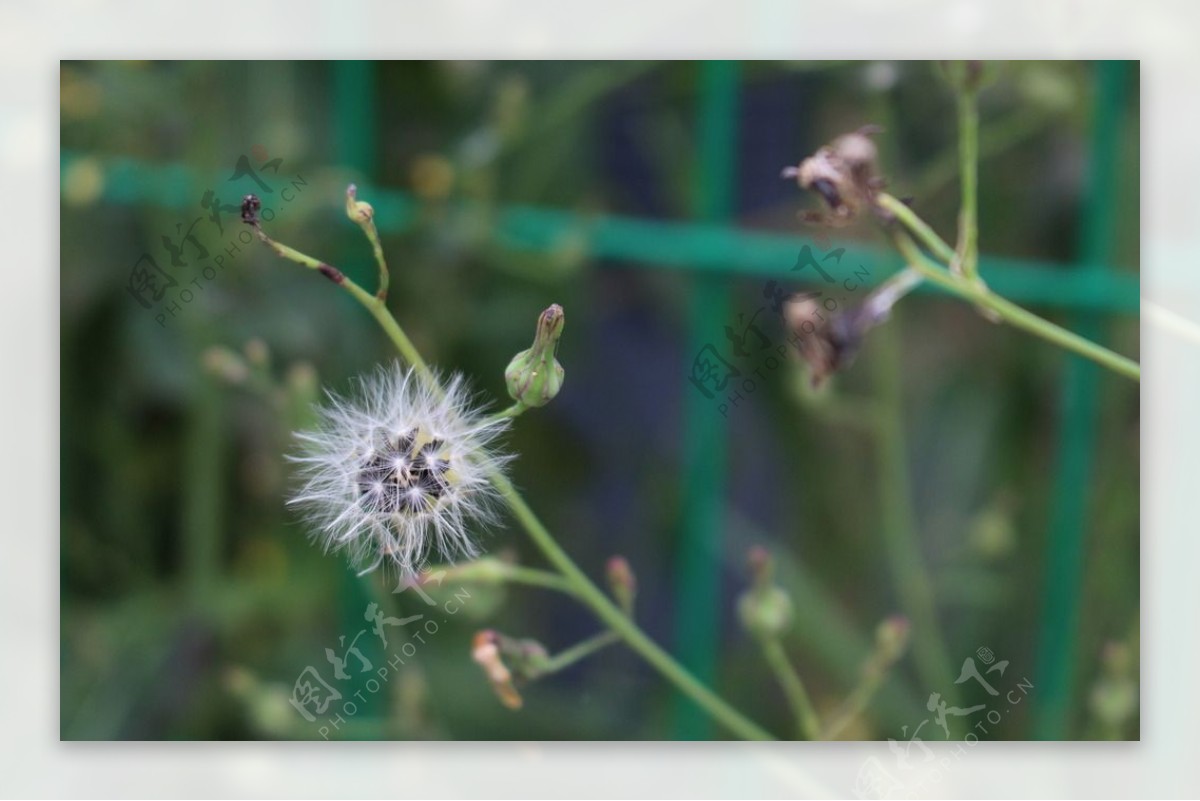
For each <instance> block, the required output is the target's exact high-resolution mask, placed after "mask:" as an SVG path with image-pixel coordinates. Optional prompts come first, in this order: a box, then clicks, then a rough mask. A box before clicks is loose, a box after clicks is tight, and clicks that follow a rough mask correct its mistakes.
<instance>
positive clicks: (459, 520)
mask: <svg viewBox="0 0 1200 801" xmlns="http://www.w3.org/2000/svg"><path fill="white" fill-rule="evenodd" d="M438 384H439V385H440V386H441V387H442V390H440V391H439V390H437V389H435V388H433V387H431V386H429V385H428V382H426V381H423V380H422V379H421V377H420V376H418V375H417V374H415V373H414V372H413V371H412V370H407V369H404V368H402V367H401V366H400V365H399V364H393V365H391V366H388V367H382V368H380V369H378V370H376V371H375V372H374V373H371V374H370V375H368V376H366V377H365V378H362V379H360V380H359V386H358V387H357V391H356V392H355V393H354V394H353V395H351V396H340V395H335V394H332V393H330V394H329V395H328V398H327V402H326V403H325V404H324V405H323V406H321V407H320V408H319V409H318V419H317V423H316V425H315V427H314V428H313V429H312V430H310V431H305V432H301V433H299V434H298V435H297V439H298V441H299V443H300V451H299V453H298V454H297V455H295V456H293V457H292V459H293V461H294V462H296V463H297V464H298V466H299V470H298V472H299V478H300V488H299V489H298V490H297V492H296V493H295V494H294V495H293V496H292V498H291V499H290V500H289V504H290V505H292V506H294V507H296V508H298V509H300V510H301V511H302V512H303V514H304V515H305V518H306V520H307V522H308V523H309V524H310V525H311V526H312V534H311V536H312V538H313V539H314V540H315V541H317V542H319V543H320V544H321V545H322V547H323V548H324V549H325V550H326V551H345V552H346V554H347V556H348V557H349V559H350V561H351V563H352V564H354V565H355V566H356V567H357V568H359V569H360V570H362V572H369V571H371V570H374V569H376V568H378V567H380V566H381V565H387V566H388V567H389V568H394V569H395V571H396V572H397V573H398V574H399V575H400V577H401V578H402V579H403V578H411V577H412V576H414V575H415V574H416V573H417V572H418V571H419V570H420V569H421V567H422V566H423V565H424V564H425V563H426V561H427V560H428V559H429V557H430V556H432V555H433V554H438V555H439V556H440V557H441V558H444V559H446V560H448V561H454V560H455V559H458V558H471V557H474V556H476V555H478V553H479V548H478V546H477V544H476V542H475V539H474V537H472V534H471V531H470V529H471V528H473V527H475V526H481V527H482V526H486V525H488V524H491V523H494V522H495V501H496V499H497V496H496V491H495V489H494V488H493V487H492V484H491V481H490V476H491V475H492V474H493V473H494V472H495V471H500V470H503V469H504V467H505V465H506V464H507V462H508V461H509V458H510V457H509V456H507V455H505V454H502V453H500V452H499V451H497V449H496V447H495V446H496V438H497V437H498V436H499V435H500V434H501V433H502V432H503V431H504V430H505V428H507V426H508V422H509V421H508V420H507V419H499V420H497V419H491V418H487V417H485V416H484V415H483V414H482V413H481V411H480V410H479V408H478V407H477V406H476V405H475V404H474V402H473V400H472V398H471V395H470V393H469V392H468V391H467V389H466V386H465V384H464V382H463V379H462V377H461V376H457V375H456V376H453V377H451V378H450V379H449V380H445V381H438Z"/></svg>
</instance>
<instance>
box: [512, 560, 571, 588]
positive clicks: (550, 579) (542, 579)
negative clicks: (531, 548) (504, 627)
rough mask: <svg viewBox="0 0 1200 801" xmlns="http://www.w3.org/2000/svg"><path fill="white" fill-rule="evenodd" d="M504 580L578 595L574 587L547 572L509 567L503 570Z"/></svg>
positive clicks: (519, 566)
mask: <svg viewBox="0 0 1200 801" xmlns="http://www.w3.org/2000/svg"><path fill="white" fill-rule="evenodd" d="M504 580H505V581H508V582H511V583H513V584H524V585H526V586H529V587H541V588H543V589H547V590H556V591H558V592H561V593H565V594H567V595H578V593H577V592H576V590H575V585H573V584H571V583H570V582H569V581H567V580H566V579H565V578H563V577H562V576H560V575H558V574H557V573H551V572H550V571H548V570H538V569H537V568H533V567H523V566H521V565H509V566H508V567H506V568H505V570H504Z"/></svg>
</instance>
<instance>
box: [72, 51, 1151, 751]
mask: <svg viewBox="0 0 1200 801" xmlns="http://www.w3.org/2000/svg"><path fill="white" fill-rule="evenodd" d="M695 66H696V70H697V76H696V77H697V81H698V84H699V87H700V91H699V103H698V108H697V109H696V114H697V117H698V137H699V146H698V148H697V163H696V164H695V171H696V174H697V176H698V181H697V184H696V193H695V197H694V199H693V205H694V220H693V221H691V222H661V221H649V220H641V219H633V218H628V217H619V216H598V217H597V216H589V217H587V218H586V219H585V218H583V217H581V216H579V215H577V214H574V213H572V212H569V211H562V210H558V209H552V208H542V207H532V206H508V207H504V208H501V209H499V210H498V213H497V214H496V215H495V225H496V228H497V230H496V238H497V240H498V241H501V242H504V243H506V244H507V245H508V246H509V247H511V248H513V249H515V250H527V251H535V252H536V251H548V250H550V249H551V248H553V247H555V246H556V245H557V243H559V242H560V241H562V237H563V236H565V235H567V234H578V233H579V232H584V233H585V237H586V241H587V248H588V253H589V255H591V256H592V257H596V258H604V259H608V260H616V261H620V262H622V263H623V264H627V265H629V266H632V267H637V268H641V269H663V270H678V271H683V272H687V273H690V274H691V275H690V290H689V291H690V294H691V297H690V323H689V327H690V330H689V338H690V343H691V345H692V346H693V347H691V348H689V351H688V353H694V352H695V351H698V350H699V349H700V348H701V347H702V346H703V344H704V343H705V342H706V341H707V340H708V339H709V338H710V337H711V334H712V330H713V326H714V325H715V324H717V322H718V321H722V320H727V319H728V318H729V317H730V312H731V306H730V284H731V279H733V278H734V277H736V276H744V275H754V276H762V277H771V276H775V277H780V276H785V275H788V274H789V267H790V265H791V264H792V263H793V261H794V257H795V254H796V253H797V252H798V251H799V249H800V248H801V247H802V246H804V245H806V244H807V245H813V244H815V243H814V242H812V240H810V239H808V238H806V237H802V236H781V235H774V234H765V233H756V232H750V231H745V230H739V229H738V228H737V227H736V226H734V225H733V224H732V223H731V218H732V213H733V211H734V208H733V196H734V176H735V175H736V171H737V165H736V164H735V163H734V158H735V155H736V153H737V152H738V148H737V133H738V132H737V119H738V115H737V109H738V100H739V98H738V90H739V83H740V71H741V68H740V65H739V63H738V62H733V61H712V62H703V63H698V64H696V65H695ZM1129 69H1130V67H1129V66H1128V62H1099V63H1097V64H1096V65H1095V67H1094V83H1095V97H1096V101H1095V113H1094V119H1093V120H1092V124H1091V130H1092V134H1091V144H1090V151H1091V152H1090V155H1089V164H1090V169H1089V170H1088V173H1087V174H1088V180H1089V184H1088V186H1087V190H1086V191H1087V195H1086V203H1085V215H1084V220H1083V226H1082V236H1081V239H1080V242H1079V246H1078V250H1079V256H1078V263H1077V264H1075V265H1069V266H1067V265H1058V264H1052V263H1047V262H1040V261H1031V260H1016V259H1005V258H992V257H986V256H985V257H983V258H981V260H980V269H981V271H982V273H983V274H984V275H985V276H986V277H987V280H988V283H989V285H990V286H991V287H992V288H993V289H995V290H996V291H997V292H998V293H1000V294H1002V295H1004V296H1006V297H1008V298H1010V299H1012V300H1014V301H1016V302H1018V303H1023V304H1028V305H1031V306H1043V307H1058V308H1060V309H1067V310H1069V311H1070V312H1071V314H1072V319H1071V320H1070V325H1069V327H1071V328H1072V329H1073V330H1076V331H1078V332H1079V333H1081V334H1083V335H1084V336H1087V337H1089V338H1092V339H1095V340H1098V341H1103V339H1104V322H1105V319H1106V318H1107V317H1109V316H1111V315H1114V314H1122V315H1136V314H1137V313H1138V310H1139V304H1140V294H1139V283H1138V277H1137V276H1136V275H1135V274H1130V273H1128V272H1121V271H1118V270H1116V269H1114V268H1113V267H1112V266H1111V265H1110V264H1108V263H1106V261H1107V257H1108V254H1109V253H1110V252H1111V250H1112V245H1113V242H1112V239H1113V231H1114V225H1113V223H1114V217H1115V214H1116V213H1117V193H1116V186H1115V181H1116V178H1115V174H1116V170H1115V163H1116V160H1117V154H1118V152H1119V150H1120V145H1121V142H1120V141H1119V136H1120V133H1119V132H1120V127H1119V125H1117V120H1118V115H1119V113H1120V110H1121V108H1122V103H1123V102H1124V97H1123V92H1124V87H1125V86H1126V85H1127V78H1128V77H1129V76H1128V75H1127V71H1128V70H1129ZM373 76H374V68H373V66H372V65H371V64H370V63H368V62H340V63H338V64H337V65H336V66H335V67H334V81H333V85H334V92H333V94H332V104H333V107H332V108H331V109H330V114H329V119H330V120H332V121H333V122H332V125H333V131H332V133H333V141H334V143H335V156H336V158H337V159H338V160H339V162H340V163H341V164H344V165H346V166H348V167H350V168H352V169H353V170H355V171H356V172H357V173H359V174H361V175H364V176H371V175H373V174H374V173H375V164H374V155H373V154H374V153H375V152H376V147H375V140H374V135H375V113H374V95H375V89H374V82H373ZM79 158H83V156H82V155H80V154H73V153H63V154H62V157H61V166H62V168H63V169H62V173H63V175H64V176H65V175H66V174H67V172H68V169H69V168H70V166H71V165H72V164H73V163H74V162H75V161H76V160H77V159H79ZM103 170H104V186H105V190H104V196H105V198H106V199H107V200H110V201H116V202H121V203H152V204H158V205H161V206H164V207H170V208H183V207H185V206H188V205H191V204H193V203H194V198H195V197H198V192H201V191H203V187H204V186H205V185H207V184H208V182H207V181H205V180H203V179H204V178H206V177H207V176H196V175H191V174H189V173H188V172H187V171H186V170H185V169H183V168H181V167H179V166H177V165H166V166H164V165H151V164H145V163H138V162H133V161H130V160H126V159H109V160H104V161H103ZM224 177H225V176H221V179H222V180H223V179H224ZM362 194H363V195H364V196H369V197H370V199H371V201H372V203H373V205H374V206H375V208H376V211H377V216H376V219H377V221H378V224H379V227H380V229H381V230H383V231H384V232H386V233H396V232H398V231H402V230H404V229H405V228H407V227H408V226H410V225H412V224H413V223H414V221H415V217H416V208H417V201H416V200H415V199H414V198H412V197H411V196H410V195H408V194H406V193H403V192H398V191H394V190H390V189H386V188H371V187H364V188H363V190H362ZM847 256H849V257H850V259H851V260H852V262H853V263H861V264H864V265H866V266H868V267H869V268H870V275H871V276H872V278H873V280H875V281H879V280H883V279H884V278H886V277H887V276H888V275H889V273H890V272H891V271H893V270H894V269H896V266H897V261H896V259H895V257H894V256H892V255H890V254H885V253H883V252H881V251H877V250H874V249H871V248H864V247H861V246H853V245H850V246H848V247H847ZM923 291H929V292H936V291H937V290H934V289H926V290H923ZM1067 365H1068V366H1067V369H1066V370H1065V372H1064V374H1063V376H1062V404H1061V419H1060V427H1059V432H1060V433H1059V439H1058V443H1057V468H1056V470H1055V474H1054V485H1053V486H1054V493H1053V505H1052V512H1051V516H1050V523H1049V526H1050V531H1049V536H1048V538H1047V548H1048V552H1047V554H1046V565H1047V567H1046V575H1045V579H1044V589H1043V599H1042V605H1043V608H1042V615H1041V620H1042V623H1041V626H1042V628H1041V631H1040V633H1039V651H1038V659H1039V662H1038V666H1037V673H1036V678H1035V683H1036V686H1037V687H1038V688H1039V692H1038V693H1037V696H1036V698H1035V704H1036V711H1035V718H1034V720H1035V723H1034V727H1035V728H1034V736H1035V737H1037V738H1044V739H1058V738H1061V737H1062V736H1063V735H1064V734H1065V726H1066V713H1067V710H1068V708H1069V705H1070V703H1071V700H1072V698H1073V694H1074V693H1075V691H1076V689H1075V687H1074V685H1073V681H1072V671H1073V669H1074V666H1075V664H1076V650H1077V636H1076V630H1077V620H1078V615H1079V603H1080V597H1081V585H1082V566H1083V562H1084V552H1085V537H1086V531H1087V528H1088V516H1087V508H1088V498H1089V465H1090V463H1091V459H1092V452H1093V448H1094V434H1095V429H1096V417H1097V408H1098V405H1097V399H1096V386H1097V379H1098V372H1099V371H1098V368H1097V367H1096V366H1095V365H1094V364H1092V363H1090V362H1087V361H1085V360H1084V359H1082V358H1079V357H1075V356H1069V357H1067ZM688 369H689V368H688V366H687V365H681V366H680V376H681V380H682V378H683V376H685V375H686V374H687V372H688ZM685 397H686V398H687V402H686V403H685V406H684V409H683V414H684V442H683V467H682V483H683V487H682V499H683V509H684V517H683V519H682V521H681V526H682V531H681V537H680V538H679V540H678V542H679V546H678V548H679V550H678V553H677V555H676V556H677V558H676V560H675V564H676V565H677V570H678V573H677V576H676V585H675V597H676V608H677V609H680V610H687V614H680V615H678V620H677V624H676V630H675V641H674V642H673V643H671V646H672V649H673V650H674V651H675V653H676V654H677V655H678V656H679V658H680V660H681V661H682V662H683V663H684V664H685V665H686V666H687V667H688V668H689V669H691V670H692V671H694V672H695V674H696V675H697V677H698V678H700V679H701V680H702V681H704V682H707V683H714V682H715V680H716V678H717V676H716V666H717V648H718V625H717V623H718V613H719V608H720V607H719V598H718V570H719V566H720V561H721V556H720V555H721V553H722V547H721V539H722V536H723V531H722V525H721V521H722V520H724V519H725V490H726V484H727V480H726V479H727V470H726V461H727V455H728V449H727V442H726V439H727V433H728V432H727V428H726V423H725V420H724V418H723V417H722V416H721V415H720V414H718V413H717V412H716V410H715V409H714V408H713V406H712V405H711V404H708V403H704V402H703V399H702V398H700V396H699V395H698V394H697V393H695V392H686V393H685ZM346 593H347V598H346V610H347V611H346V614H347V615H348V616H352V618H353V624H354V625H355V626H357V625H358V622H359V621H358V616H359V615H360V614H361V611H360V610H361V609H362V608H363V606H364V604H365V603H366V600H367V599H366V598H365V595H364V590H363V589H362V588H361V585H359V584H356V583H353V582H349V583H348V584H347V589H346ZM672 734H673V735H674V736H676V737H677V738H680V739H700V738H705V737H709V736H711V735H712V734H713V729H712V727H711V724H710V723H709V721H708V719H707V718H706V717H705V716H704V715H703V713H702V712H701V711H700V710H699V709H698V708H696V707H694V706H693V705H692V704H690V703H689V702H687V701H686V700H685V699H683V698H682V697H680V698H679V699H678V701H677V704H676V706H675V710H674V715H673V731H672Z"/></svg>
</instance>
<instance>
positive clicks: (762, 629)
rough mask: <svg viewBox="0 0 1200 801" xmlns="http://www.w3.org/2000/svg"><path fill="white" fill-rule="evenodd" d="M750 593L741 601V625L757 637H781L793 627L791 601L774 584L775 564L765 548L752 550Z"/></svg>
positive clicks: (744, 595)
mask: <svg viewBox="0 0 1200 801" xmlns="http://www.w3.org/2000/svg"><path fill="white" fill-rule="evenodd" d="M749 563H750V575H751V578H752V583H751V585H750V589H749V590H747V591H746V592H744V593H743V594H742V597H741V598H739V599H738V616H739V617H740V618H741V620H742V625H743V626H744V627H745V628H746V630H747V631H749V632H750V633H751V634H753V635H754V636H756V637H761V638H771V637H778V636H779V635H780V634H782V633H783V632H785V631H786V630H787V628H788V627H789V626H790V625H791V624H792V599H791V597H790V596H789V595H788V594H787V591H785V590H784V589H783V588H782V587H780V586H779V585H777V584H775V583H773V582H772V581H771V573H772V572H773V567H774V566H773V564H772V562H771V556H770V554H768V553H767V551H766V550H765V549H763V548H757V547H756V548H752V549H751V550H750V558H749Z"/></svg>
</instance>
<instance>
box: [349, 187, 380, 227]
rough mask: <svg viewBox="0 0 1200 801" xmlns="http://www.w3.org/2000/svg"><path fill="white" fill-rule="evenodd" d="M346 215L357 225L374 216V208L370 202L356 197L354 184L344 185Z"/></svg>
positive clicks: (368, 220)
mask: <svg viewBox="0 0 1200 801" xmlns="http://www.w3.org/2000/svg"><path fill="white" fill-rule="evenodd" d="M346 216H347V217H349V218H350V222H352V223H355V224H357V225H362V224H363V223H367V222H370V221H371V220H373V219H374V218H375V209H374V208H373V207H372V206H371V204H370V203H367V202H365V201H362V200H359V199H358V187H357V186H355V185H354V184H350V186H348V187H346Z"/></svg>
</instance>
